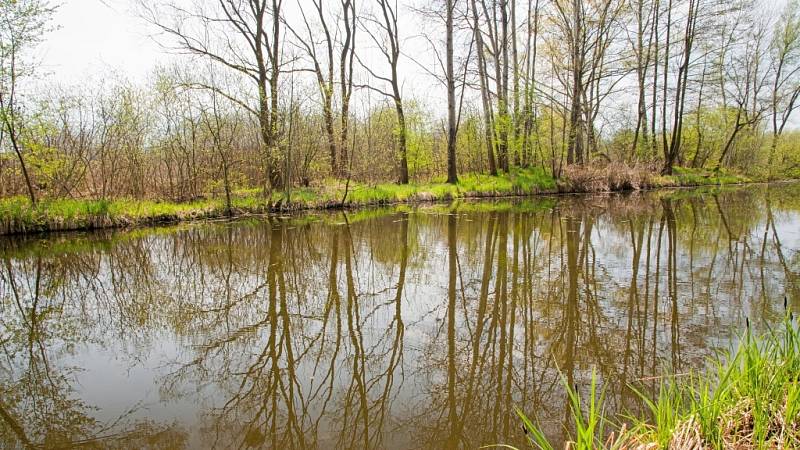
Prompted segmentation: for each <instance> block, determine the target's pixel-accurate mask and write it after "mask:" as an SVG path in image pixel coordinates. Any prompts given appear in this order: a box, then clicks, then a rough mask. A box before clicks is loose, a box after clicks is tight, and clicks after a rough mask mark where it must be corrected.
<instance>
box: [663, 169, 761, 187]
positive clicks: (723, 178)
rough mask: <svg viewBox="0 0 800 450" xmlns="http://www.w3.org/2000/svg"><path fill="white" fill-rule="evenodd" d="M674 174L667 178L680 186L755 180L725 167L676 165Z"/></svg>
mask: <svg viewBox="0 0 800 450" xmlns="http://www.w3.org/2000/svg"><path fill="white" fill-rule="evenodd" d="M672 172H673V173H672V176H667V177H665V178H667V179H671V180H673V181H674V182H675V184H676V185H678V186H704V185H713V184H718V185H719V184H738V183H750V182H752V181H753V180H752V179H750V178H748V177H746V176H744V175H739V174H735V173H731V172H728V171H726V170H724V169H719V170H706V169H691V168H687V167H675V168H674V169H673V171H672Z"/></svg>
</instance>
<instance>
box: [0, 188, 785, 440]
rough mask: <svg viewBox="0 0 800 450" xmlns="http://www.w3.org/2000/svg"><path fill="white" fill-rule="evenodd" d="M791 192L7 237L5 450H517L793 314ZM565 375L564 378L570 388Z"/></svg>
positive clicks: (581, 200)
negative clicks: (583, 402)
mask: <svg viewBox="0 0 800 450" xmlns="http://www.w3.org/2000/svg"><path fill="white" fill-rule="evenodd" d="M798 224H800V185H798V184H777V185H769V186H767V185H753V186H747V187H730V188H706V189H695V190H675V191H656V192H649V193H632V194H627V195H608V196H597V195H594V196H562V197H541V198H534V199H527V200H501V201H489V202H461V203H457V204H452V205H422V206H414V207H411V206H403V207H395V208H387V209H370V210H360V211H352V212H334V213H317V214H308V215H303V216H295V217H273V218H260V219H248V220H238V221H233V222H216V223H195V224H185V225H180V226H173V227H166V228H156V229H137V230H133V231H116V232H96V233H80V234H76V233H72V234H61V235H44V236H36V237H28V238H3V239H0V261H1V262H2V267H0V447H4V448H15V447H18V448H24V447H26V446H27V447H36V446H40V447H46V448H60V447H67V446H72V445H77V444H83V445H85V446H86V448H143V447H147V448H162V449H173V448H174V449H179V448H274V449H289V448H296V449H307V448H308V449H312V448H319V449H329V448H348V449H350V448H374V449H378V448H386V449H405V448H423V449H428V448H430V449H438V448H478V447H480V446H481V445H486V444H493V443H507V444H514V445H517V446H524V443H525V436H524V434H523V432H522V428H521V422H520V421H519V420H518V418H517V417H516V415H515V412H514V408H515V407H518V408H520V409H522V410H523V411H525V412H526V413H527V414H528V415H529V416H530V417H531V418H533V419H534V420H536V421H537V422H539V423H540V424H541V425H542V426H543V427H544V429H545V430H547V432H548V434H549V435H550V436H551V437H552V438H553V439H555V440H559V439H563V438H564V436H563V433H564V432H563V430H564V425H563V423H564V421H565V419H566V417H567V415H568V406H567V402H566V394H565V391H564V383H568V384H569V385H571V386H572V385H574V386H577V387H578V389H579V390H580V391H582V392H584V393H586V391H587V388H588V384H589V381H590V380H591V378H592V373H593V371H595V372H596V374H597V377H598V379H599V380H600V382H601V384H602V386H603V388H604V390H605V395H606V401H607V402H608V408H609V409H611V410H614V411H626V410H637V409H638V408H640V407H641V405H640V402H639V401H638V397H637V394H636V393H635V392H634V391H633V388H636V389H637V390H641V391H643V392H649V391H651V390H652V389H654V388H655V387H657V386H658V384H659V383H660V382H661V379H660V378H659V376H660V375H662V374H664V373H665V371H669V372H673V373H677V374H686V373H687V372H689V371H690V370H692V369H697V368H701V369H702V368H703V367H704V364H705V363H706V359H707V358H708V357H709V356H711V355H714V354H715V352H718V351H720V350H725V349H728V348H730V347H731V345H732V344H733V343H734V342H735V339H736V336H737V335H738V333H740V332H741V330H742V329H743V327H744V326H745V325H744V324H745V319H746V318H747V319H749V321H750V323H752V324H753V326H756V327H765V326H767V325H769V324H772V323H775V322H777V321H779V320H780V319H781V318H782V317H783V315H784V314H785V309H784V308H785V307H784V302H785V301H786V302H788V306H789V307H790V308H794V309H795V310H797V309H798V308H800V286H799V285H798V276H799V275H800V226H798ZM562 377H563V381H562Z"/></svg>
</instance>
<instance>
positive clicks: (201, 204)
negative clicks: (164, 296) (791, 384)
mask: <svg viewBox="0 0 800 450" xmlns="http://www.w3.org/2000/svg"><path fill="white" fill-rule="evenodd" d="M754 181H762V180H754V179H751V178H748V177H745V176H742V175H736V174H730V173H726V172H712V171H701V170H690V169H680V168H676V171H675V174H674V175H672V176H661V175H657V174H654V173H651V172H646V171H642V170H636V169H632V168H628V167H626V166H609V167H607V168H605V169H590V168H568V169H567V170H566V171H565V174H564V177H562V179H561V180H556V179H554V178H553V177H551V176H550V175H548V174H547V173H545V172H544V171H543V170H541V169H538V168H537V169H515V170H513V171H512V172H511V173H509V174H503V175H500V176H490V175H480V174H465V175H462V176H461V177H460V180H459V183H458V184H456V185H452V184H447V183H444V182H432V183H425V184H408V185H398V184H388V183H387V184H377V185H368V184H362V183H355V182H351V183H349V185H348V183H345V182H343V181H341V180H331V181H328V182H326V183H323V184H321V185H320V186H316V187H312V188H305V189H297V190H292V191H291V192H290V193H289V196H288V199H287V195H286V193H285V192H274V193H273V194H272V196H271V197H270V198H269V199H265V198H264V197H263V196H262V195H261V193H260V192H259V191H258V190H255V189H251V190H239V191H236V192H235V193H234V195H233V197H232V201H231V203H232V205H231V206H232V207H231V211H230V214H229V213H228V210H227V207H226V204H225V200H224V198H222V197H221V196H218V197H210V198H204V199H198V200H195V201H191V202H170V201H156V200H136V199H112V200H84V199H43V200H41V201H40V202H39V203H38V204H37V205H36V207H32V206H31V205H30V204H29V202H28V201H27V199H26V198H24V197H12V198H6V199H0V235H4V234H5V235H8V234H28V233H38V232H48V231H77V230H94V229H105V228H126V227H134V226H147V225H157V224H167V223H177V222H185V221H193V220H205V219H215V218H224V217H228V216H229V215H230V216H233V217H241V216H248V215H259V214H269V213H284V212H292V211H303V210H320V209H334V208H355V207H362V206H373V205H389V204H402V203H421V202H434V201H450V200H454V199H459V198H492V197H512V196H516V197H525V196H534V195H539V194H556V193H591V192H614V191H629V190H640V189H654V188H665V187H684V186H706V185H730V184H743V183H749V182H754Z"/></svg>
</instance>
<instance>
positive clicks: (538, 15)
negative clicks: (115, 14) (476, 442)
mask: <svg viewBox="0 0 800 450" xmlns="http://www.w3.org/2000/svg"><path fill="white" fill-rule="evenodd" d="M130 4H131V6H130V7H129V8H128V13H129V14H132V15H134V16H135V17H136V18H137V20H140V21H142V22H143V23H145V24H147V26H148V29H150V30H152V38H153V39H155V40H156V41H157V42H158V43H159V44H160V45H161V46H162V48H163V49H164V52H165V53H168V54H170V55H172V59H170V61H171V62H170V63H167V64H164V65H162V66H159V67H158V68H157V69H156V70H154V71H153V73H152V74H151V75H150V76H149V77H148V78H147V80H145V81H138V80H131V79H129V78H127V77H126V75H125V74H120V73H107V74H97V75H96V77H92V78H89V79H87V80H86V81H85V82H83V83H78V84H65V83H62V82H59V81H58V80H48V79H47V77H46V76H45V75H46V74H45V70H43V69H42V65H43V64H44V63H45V62H44V61H40V60H37V59H36V58H35V57H34V54H35V49H36V48H37V46H39V45H40V44H41V42H42V41H43V39H45V37H46V36H47V35H48V33H50V32H51V31H52V30H53V29H54V28H56V27H58V23H55V22H54V20H53V17H54V14H55V12H56V11H57V8H59V5H58V4H57V3H55V2H50V1H47V0H0V23H1V24H2V25H0V125H1V127H0V198H4V199H6V200H3V201H2V202H3V205H4V206H3V212H4V216H9V215H13V213H12V212H9V211H11V210H12V209H13V208H17V209H25V208H37V203H38V202H51V203H52V202H53V201H56V200H58V199H68V200H70V201H77V200H92V201H98V200H100V201H112V200H115V199H128V200H137V201H139V200H140V201H144V200H148V201H157V202H184V203H185V202H190V201H193V202H197V201H201V200H203V199H218V200H220V201H224V205H225V208H224V209H225V210H226V211H227V212H228V213H231V209H232V207H235V206H236V201H237V199H238V201H239V202H240V205H252V204H256V203H257V204H265V205H266V208H267V209H269V208H271V207H274V206H275V204H276V203H280V202H285V203H286V204H289V203H291V202H293V201H302V200H303V199H308V198H310V197H312V196H317V197H323V198H326V199H327V200H326V202H327V203H325V202H323V203H324V204H330V203H332V202H334V199H335V200H337V201H338V200H341V204H344V203H345V200H346V199H347V198H348V195H350V196H351V197H350V199H351V201H356V202H358V201H359V200H358V198H359V197H358V195H359V193H360V194H361V197H363V202H364V203H369V201H370V200H380V199H381V197H380V196H379V195H377V196H376V194H375V193H374V192H372V193H370V189H372V190H373V191H374V190H375V188H376V186H384V188H382V189H383V191H385V192H384V194H385V195H391V196H394V197H392V198H391V199H394V200H404V199H409V198H410V199H414V198H416V199H426V198H428V197H439V196H441V195H440V194H441V193H442V192H444V195H445V197H447V196H450V197H455V196H459V195H464V193H465V192H466V193H473V194H481V193H483V194H486V195H491V194H492V193H506V194H507V193H509V192H511V193H532V192H535V191H546V190H555V189H558V190H573V191H574V190H578V191H585V190H609V189H631V188H632V189H635V188H639V187H649V186H658V185H670V184H702V182H704V181H711V182H714V183H719V182H723V181H725V180H732V181H742V180H751V181H754V180H759V181H760V180H776V179H786V178H793V177H797V176H799V175H800V132H799V131H798V128H797V124H798V120H797V114H795V112H796V110H797V109H798V106H800V102H798V96H800V2H798V1H797V0H788V1H785V2H772V1H757V0H733V1H729V0H584V1H580V0H433V1H417V0H402V1H399V0H329V1H325V0H302V1H296V2H294V1H291V0H215V1H206V2H192V1H188V0H136V1H133V2H130ZM76 50H77V51H80V49H76ZM674 177H678V178H677V181H675V180H676V178H674ZM395 185H396V186H395ZM447 185H451V186H454V187H453V188H448V187H447ZM386 186H390V187H386ZM391 186H395V187H391ZM405 186H411V187H408V188H406V187H405ZM415 186H424V187H422V188H417V187H415ZM503 186H505V188H504V187H503ZM437 189H438V190H437ZM386 192H388V194H386ZM242 199H248V200H247V203H242V202H243V200H242ZM353 199H355V200H353ZM391 199H390V200H391Z"/></svg>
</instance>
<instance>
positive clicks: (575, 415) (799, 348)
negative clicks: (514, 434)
mask: <svg viewBox="0 0 800 450" xmlns="http://www.w3.org/2000/svg"><path fill="white" fill-rule="evenodd" d="M784 307H786V305H785V304H784ZM598 384H599V382H598V381H597V377H596V376H594V375H593V377H592V383H591V387H590V389H589V392H588V395H581V394H578V393H577V392H576V391H575V390H574V389H573V388H572V387H569V386H567V387H566V389H567V392H568V394H569V395H568V397H569V400H570V407H571V411H572V420H573V421H574V429H575V433H574V434H573V435H572V436H571V438H570V441H571V442H570V443H569V444H568V445H567V446H566V447H567V448H570V449H586V450H588V449H607V450H611V449H658V448H669V449H675V450H689V449H715V450H717V449H719V450H722V449H726V450H727V449H755V448H787V449H788V448H800V332H798V327H797V323H796V322H795V321H794V320H793V318H792V316H791V315H789V316H788V317H787V318H786V319H785V320H784V323H783V325H782V326H780V327H778V328H777V329H775V330H770V331H769V332H767V333H764V334H760V335H758V334H754V333H752V332H751V331H750V324H749V322H748V324H747V329H746V331H745V333H744V334H743V335H742V336H741V338H740V341H739V345H738V348H737V349H736V350H735V351H733V352H731V353H723V354H721V355H720V356H718V357H716V358H714V359H713V360H711V361H710V362H709V366H708V368H707V371H706V373H689V374H682V375H670V376H666V377H664V378H663V379H662V380H661V381H660V388H658V389H657V392H656V394H655V396H654V397H652V398H651V397H648V396H647V395H646V394H641V393H640V394H639V395H640V396H641V398H642V400H643V402H644V404H645V410H646V413H648V414H645V415H648V416H649V417H638V416H635V415H634V416H629V417H626V418H625V419H624V422H625V423H624V424H623V425H620V424H619V423H618V422H617V421H616V420H615V419H613V418H607V417H605V416H604V401H605V398H604V394H603V391H602V390H601V389H600V388H598ZM631 388H632V389H634V390H637V386H631ZM518 414H519V416H520V419H521V420H522V422H523V427H524V428H525V430H526V434H527V435H528V437H529V440H530V443H531V446H532V447H533V448H541V449H553V448H554V446H553V445H552V444H551V443H550V442H549V441H548V439H547V437H546V436H545V434H544V433H543V432H542V431H541V430H540V429H539V428H538V427H537V426H536V425H535V424H534V423H533V422H532V421H531V420H529V419H528V417H527V416H526V415H525V413H524V412H523V411H521V410H518Z"/></svg>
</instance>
